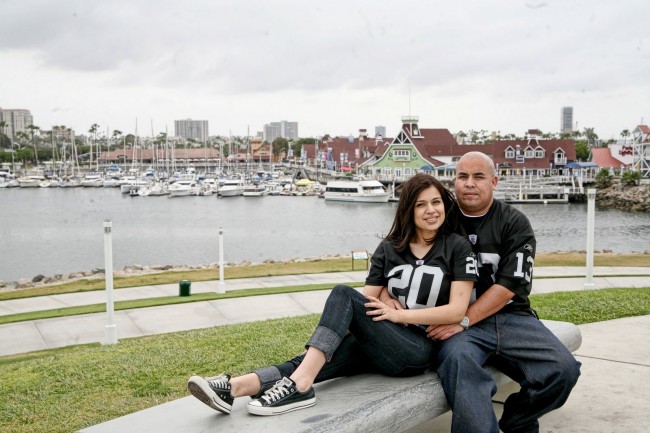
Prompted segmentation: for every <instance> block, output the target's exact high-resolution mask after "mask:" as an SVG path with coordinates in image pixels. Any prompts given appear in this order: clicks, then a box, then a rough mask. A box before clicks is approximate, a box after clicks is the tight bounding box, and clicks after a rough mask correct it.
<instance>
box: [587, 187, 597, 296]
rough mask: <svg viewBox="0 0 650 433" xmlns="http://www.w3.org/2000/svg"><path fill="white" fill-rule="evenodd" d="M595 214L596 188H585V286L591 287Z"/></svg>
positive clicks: (592, 280) (592, 281)
mask: <svg viewBox="0 0 650 433" xmlns="http://www.w3.org/2000/svg"><path fill="white" fill-rule="evenodd" d="M595 214H596V190H595V189H594V188H589V189H588V190H587V274H586V277H587V278H586V280H585V285H584V286H585V288H586V289H589V288H593V287H595V286H596V284H595V283H594V226H595Z"/></svg>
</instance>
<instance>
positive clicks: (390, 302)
mask: <svg viewBox="0 0 650 433" xmlns="http://www.w3.org/2000/svg"><path fill="white" fill-rule="evenodd" d="M379 301H380V302H383V303H384V304H386V305H387V306H389V307H393V308H394V309H395V310H403V309H404V307H402V304H400V303H399V301H398V300H397V299H395V298H391V296H390V295H389V294H388V289H387V288H386V287H384V288H383V289H381V293H379Z"/></svg>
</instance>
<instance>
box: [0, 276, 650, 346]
mask: <svg viewBox="0 0 650 433" xmlns="http://www.w3.org/2000/svg"><path fill="white" fill-rule="evenodd" d="M365 275H366V271H365V270H364V271H350V272H339V273H325V274H305V275H290V276H281V277H264V278H246V279H233V280H226V281H225V288H226V290H227V291H232V290H240V289H249V288H264V287H280V286H294V285H307V284H331V285H335V284H339V283H351V282H360V281H363V280H364V278H365ZM584 275H585V270H584V268H581V267H539V268H536V269H535V277H536V278H535V279H534V280H533V293H550V292H556V291H573V290H585V289H603V288H611V287H650V268H645V267H636V268H620V267H597V268H595V270H594V275H595V277H594V278H593V283H594V286H593V287H590V288H586V287H585V277H584ZM544 277H554V278H544ZM218 287H219V282H218V281H207V282H196V283H192V287H191V291H192V293H193V294H196V293H203V292H215V291H216V290H217V288H218ZM328 293H329V291H328V290H319V291H311V292H301V293H289V294H281V295H265V296H255V297H246V298H234V299H223V300H215V301H203V302H191V303H185V304H178V305H169V306H161V307H150V308H139V309H133V310H122V311H117V312H115V320H116V324H117V335H118V338H132V337H142V336H145V335H154V334H163V333H168V332H177V331H185V330H190V329H200V328H208V327H213V326H220V325H225V324H234V323H242V322H252V321H257V320H265V319H273V318H281V317H291V316H299V315H305V314H312V313H319V312H321V311H322V308H323V305H324V302H325V299H326V298H327V295H328ZM114 294H115V296H114V297H115V300H116V301H125V300H134V299H146V298H155V297H162V296H178V294H179V287H178V284H166V285H160V286H144V287H134V288H125V289H117V290H115V291H114ZM105 302H106V293H105V291H93V292H85V293H70V294H63V295H52V296H41V297H33V298H26V299H16V300H10V301H1V302H0V316H3V315H10V314H18V313H25V312H30V311H44V310H51V309H55V308H65V307H71V306H81V305H92V304H101V303H105ZM105 329H106V313H95V314H85V315H79V316H70V317H61V318H53V319H42V320H32V321H25V322H18V323H10V324H5V325H0V342H2V344H0V356H6V355H12V354H18V353H25V352H31V351H36V350H45V349H51V348H57V347H65V346H71V345H76V344H88V343H97V342H100V343H101V342H104V341H105V333H106V331H105Z"/></svg>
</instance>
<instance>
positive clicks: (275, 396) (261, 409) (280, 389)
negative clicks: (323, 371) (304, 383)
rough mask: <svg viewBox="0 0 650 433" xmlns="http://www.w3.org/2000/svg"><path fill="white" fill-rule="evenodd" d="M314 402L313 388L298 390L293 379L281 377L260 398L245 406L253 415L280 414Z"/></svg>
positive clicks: (302, 407)
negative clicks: (303, 390)
mask: <svg viewBox="0 0 650 433" xmlns="http://www.w3.org/2000/svg"><path fill="white" fill-rule="evenodd" d="M314 404H316V394H315V393H314V388H309V390H308V391H305V392H299V391H298V389H296V383H295V382H294V381H293V380H291V379H289V378H288V377H283V378H282V379H281V380H278V381H277V382H276V383H275V385H273V388H271V389H269V390H268V391H266V392H265V393H264V394H263V395H262V396H261V397H260V398H258V399H255V400H251V401H250V402H249V403H248V406H247V407H248V412H249V413H252V414H253V415H280V414H282V413H286V412H291V411H292V410H298V409H304V408H306V407H311V406H313V405H314Z"/></svg>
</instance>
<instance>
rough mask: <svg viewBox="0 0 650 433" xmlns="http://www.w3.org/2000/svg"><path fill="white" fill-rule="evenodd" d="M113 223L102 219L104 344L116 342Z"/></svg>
mask: <svg viewBox="0 0 650 433" xmlns="http://www.w3.org/2000/svg"><path fill="white" fill-rule="evenodd" d="M112 227H113V223H112V222H111V221H110V220H106V221H104V268H105V269H104V276H105V281H106V338H105V341H104V344H105V345H110V344H117V325H116V324H115V305H114V304H115V301H114V299H113V244H112V242H113V241H112V239H111V231H112Z"/></svg>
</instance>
